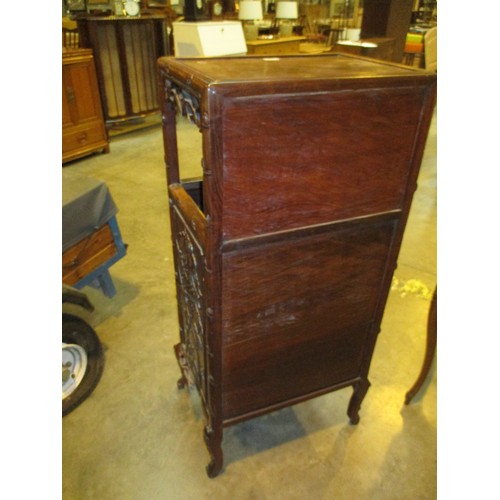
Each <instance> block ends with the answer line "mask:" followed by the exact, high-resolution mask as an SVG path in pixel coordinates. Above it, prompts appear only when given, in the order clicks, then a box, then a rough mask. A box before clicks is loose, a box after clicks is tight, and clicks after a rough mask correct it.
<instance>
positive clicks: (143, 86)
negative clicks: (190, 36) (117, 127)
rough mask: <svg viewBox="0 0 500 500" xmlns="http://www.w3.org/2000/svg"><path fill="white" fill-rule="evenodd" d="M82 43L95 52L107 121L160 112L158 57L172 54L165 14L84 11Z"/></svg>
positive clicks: (81, 25)
mask: <svg viewBox="0 0 500 500" xmlns="http://www.w3.org/2000/svg"><path fill="white" fill-rule="evenodd" d="M77 22H78V31H79V33H80V46H82V47H89V48H91V49H93V51H94V57H95V62H96V69H97V78H98V82H99V88H100V91H101V96H102V98H103V108H104V118H105V121H106V123H107V124H110V123H113V122H116V121H121V120H126V119H131V118H136V117H140V116H146V115H148V114H152V113H155V112H158V110H159V107H158V84H157V79H156V60H157V59H158V58H159V57H160V56H164V55H168V54H169V53H170V47H169V41H168V36H167V19H166V17H165V16H161V15H143V16H138V17H128V16H108V17H106V16H103V17H99V16H94V17H93V16H82V17H79V18H78V19H77Z"/></svg>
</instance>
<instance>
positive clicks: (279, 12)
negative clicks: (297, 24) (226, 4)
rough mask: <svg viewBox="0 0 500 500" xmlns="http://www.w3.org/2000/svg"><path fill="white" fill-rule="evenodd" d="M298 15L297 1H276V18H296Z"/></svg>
mask: <svg viewBox="0 0 500 500" xmlns="http://www.w3.org/2000/svg"><path fill="white" fill-rule="evenodd" d="M242 3H243V2H242ZM298 17H299V11H298V9H297V2H278V4H277V7H276V19H297V18H298Z"/></svg>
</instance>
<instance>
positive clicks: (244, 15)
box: [238, 0, 262, 21]
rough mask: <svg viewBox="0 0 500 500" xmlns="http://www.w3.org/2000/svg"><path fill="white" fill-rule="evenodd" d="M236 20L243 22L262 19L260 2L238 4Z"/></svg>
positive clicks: (243, 0) (252, 0) (244, 1)
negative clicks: (238, 9)
mask: <svg viewBox="0 0 500 500" xmlns="http://www.w3.org/2000/svg"><path fill="white" fill-rule="evenodd" d="M238 19H241V20H243V21H255V20H256V19H262V3H261V2H260V0H257V1H254V0H242V1H241V2H240V11H239V13H238Z"/></svg>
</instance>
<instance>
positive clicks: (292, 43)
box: [247, 36, 306, 55]
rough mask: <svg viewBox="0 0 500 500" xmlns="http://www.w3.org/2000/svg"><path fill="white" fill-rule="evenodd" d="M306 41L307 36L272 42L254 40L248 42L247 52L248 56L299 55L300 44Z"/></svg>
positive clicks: (278, 39)
mask: <svg viewBox="0 0 500 500" xmlns="http://www.w3.org/2000/svg"><path fill="white" fill-rule="evenodd" d="M305 40H306V37H305V36H287V37H282V38H276V39H271V40H253V41H250V42H247V50H248V54H259V55H276V54H298V53H299V50H300V43H301V42H303V41H305Z"/></svg>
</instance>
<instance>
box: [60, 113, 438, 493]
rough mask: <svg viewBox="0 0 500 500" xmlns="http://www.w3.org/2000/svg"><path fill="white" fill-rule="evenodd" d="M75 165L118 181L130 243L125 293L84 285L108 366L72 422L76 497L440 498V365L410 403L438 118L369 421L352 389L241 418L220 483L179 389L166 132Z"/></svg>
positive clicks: (186, 154)
mask: <svg viewBox="0 0 500 500" xmlns="http://www.w3.org/2000/svg"><path fill="white" fill-rule="evenodd" d="M180 128H181V130H182V132H181V133H180V134H179V139H180V141H181V146H182V149H181V162H184V163H186V165H187V164H188V163H189V166H188V167H187V168H186V169H185V170H183V172H184V173H183V175H185V176H186V177H189V176H192V175H196V174H197V173H198V172H199V162H200V157H201V155H200V154H199V149H198V147H199V141H200V134H199V133H198V131H197V129H196V128H194V127H191V126H187V125H186V124H185V123H184V122H182V121H181V127H180ZM190 157H193V158H194V159H193V160H191V159H190ZM65 168H68V169H74V170H76V171H78V172H80V173H83V174H86V175H90V176H94V177H96V178H99V179H102V180H104V181H105V182H106V183H107V185H108V187H109V189H110V190H111V193H112V195H113V198H114V200H115V202H116V204H117V205H118V207H119V213H118V222H119V225H120V228H121V231H122V236H123V239H124V241H125V242H126V243H128V245H129V247H128V255H127V256H126V257H125V258H124V259H122V260H121V261H119V262H118V263H117V264H115V265H114V266H113V267H112V268H111V274H112V277H113V280H114V283H115V285H116V288H117V295H116V296H115V297H114V298H112V299H108V298H106V297H104V296H103V295H102V294H101V293H99V292H98V291H96V290H94V289H90V288H86V289H85V291H86V292H87V293H88V296H89V297H90V299H91V300H92V302H93V303H94V305H95V308H96V310H95V312H94V313H93V314H92V315H86V316H85V317H86V318H87V319H88V320H89V321H90V322H91V324H92V325H93V326H94V328H95V330H96V331H97V333H98V335H99V336H100V338H101V340H102V342H103V344H104V345H105V355H106V365H105V369H104V374H103V377H102V379H101V381H100V383H99V385H98V386H97V388H96V389H95V391H94V393H93V394H92V395H91V396H90V397H89V399H87V400H86V401H85V402H84V403H83V404H82V405H81V406H80V407H78V408H77V409H76V410H74V411H73V412H72V413H71V414H69V415H68V416H66V417H64V419H63V421H62V437H63V498H64V499H65V500H73V499H75V500H76V499H93V500H116V499H120V500H129V499H130V500H157V499H158V500H163V499H165V500H170V499H179V500H188V499H197V500H198V499H205V498H206V499H213V500H219V499H259V500H261V499H273V500H274V499H284V500H285V499H286V500H289V499H306V498H307V499H309V498H314V499H338V500H343V499H346V500H352V499H355V500H363V499H383V500H390V499H394V500H396V499H397V500H405V499H409V500H410V499H411V500H417V499H422V500H429V499H433V498H436V496H437V494H436V482H437V481H436V478H437V473H436V446H437V445H436V443H437V439H436V373H435V369H434V370H433V371H432V373H431V374H430V376H429V378H428V381H427V384H426V386H425V388H424V390H423V391H422V392H421V394H419V395H418V396H417V397H416V398H415V400H414V402H413V403H412V404H411V405H409V406H405V405H404V403H403V402H404V396H405V393H406V391H407V390H408V389H409V388H410V387H411V385H412V384H413V382H414V381H415V379H416V377H417V375H418V373H419V371H420V367H421V363H422V360H423V354H424V348H425V338H426V323H427V313H428V309H429V304H430V298H431V294H432V291H433V289H434V286H435V284H436V208H437V207H436V117H435V119H434V120H433V124H432V128H431V131H430V134H429V138H428V141H427V147H426V151H425V156H424V161H423V165H422V169H421V173H420V177H419V187H418V190H417V192H416V194H415V197H414V202H413V205H412V209H411V213H410V218H409V222H408V225H407V230H406V233H405V238H404V241H403V247H402V250H401V253H400V258H399V264H398V268H397V270H396V275H395V279H394V286H393V290H392V291H391V293H390V296H389V301H388V304H387V308H386V312H385V315H384V320H383V324H382V331H381V334H380V336H379V339H378V343H377V347H376V350H375V355H374V358H373V362H372V366H371V370H370V381H371V383H372V386H371V388H370V390H369V391H368V394H367V396H366V398H365V400H364V402H363V406H362V408H361V412H360V415H361V421H360V423H359V424H358V425H357V426H351V425H349V422H348V418H347V416H346V410H347V404H348V400H349V398H350V396H351V389H350V388H348V389H344V390H341V391H338V392H335V393H332V394H328V395H326V396H322V397H319V398H316V399H313V400H311V401H308V402H305V403H302V404H299V405H296V406H294V407H292V408H288V409H284V410H282V411H279V412H276V413H274V414H270V415H267V416H263V417H260V418H256V419H254V420H251V421H247V422H244V423H242V424H239V425H236V426H234V427H230V428H228V429H226V430H225V434H224V443H223V449H224V455H225V471H224V472H223V474H222V475H220V476H219V477H217V478H216V479H208V477H207V476H206V474H205V465H206V463H207V462H208V453H207V451H206V449H205V445H204V442H203V439H202V429H203V419H202V413H201V410H200V408H199V406H198V405H197V401H196V397H195V395H191V397H190V396H189V395H188V392H187V391H186V390H181V391H179V390H178V389H177V386H176V381H177V379H178V377H179V370H178V367H177V363H176V360H175V357H174V354H173V349H172V347H173V345H174V344H175V343H176V342H177V341H178V335H179V334H178V323H177V311H176V299H175V288H174V271H173V262H172V251H171V242H170V228H169V216H168V204H167V193H166V181H165V173H164V164H163V145H162V137H161V129H160V127H159V126H158V125H157V126H152V127H150V128H146V129H142V130H139V131H135V132H132V133H127V134H124V135H118V136H113V137H112V140H111V152H110V153H109V154H107V155H95V156H92V157H88V158H85V159H81V160H79V161H75V162H73V163H71V164H69V165H67V166H66V167H65Z"/></svg>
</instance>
